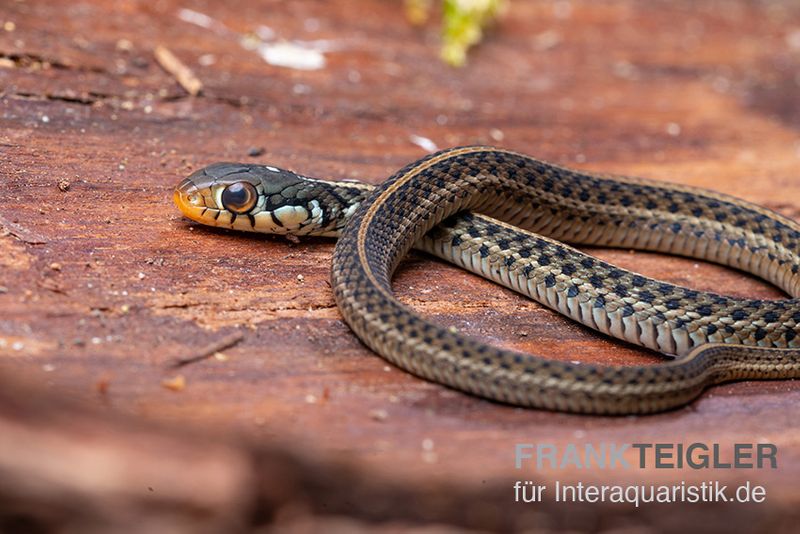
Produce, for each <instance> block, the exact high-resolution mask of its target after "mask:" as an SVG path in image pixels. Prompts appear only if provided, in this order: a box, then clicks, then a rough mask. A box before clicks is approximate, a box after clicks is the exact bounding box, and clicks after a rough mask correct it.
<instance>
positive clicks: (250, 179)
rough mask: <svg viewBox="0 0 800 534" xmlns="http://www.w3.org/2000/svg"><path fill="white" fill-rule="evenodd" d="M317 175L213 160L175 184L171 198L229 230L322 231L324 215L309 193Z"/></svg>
mask: <svg viewBox="0 0 800 534" xmlns="http://www.w3.org/2000/svg"><path fill="white" fill-rule="evenodd" d="M315 187H316V181H315V180H313V179H310V178H306V177H303V176H299V175H297V174H295V173H293V172H291V171H287V170H284V169H279V168H277V167H272V166H269V165H248V164H241V163H215V164H213V165H209V166H208V167H205V168H203V169H200V170H199V171H197V172H195V173H193V174H192V175H191V176H189V177H188V178H185V179H184V180H183V181H181V182H180V183H179V184H178V186H177V187H176V188H175V193H174V194H173V201H174V202H175V205H176V206H178V209H180V210H181V212H182V213H183V214H184V215H185V216H186V217H188V218H190V219H192V220H193V221H197V222H199V223H203V224H207V225H210V226H217V227H222V228H230V229H234V230H245V231H249V232H264V233H270V234H295V235H327V232H328V228H327V226H326V224H327V222H326V220H325V219H326V217H325V214H324V212H323V209H322V208H321V207H320V203H319V201H318V200H315V199H313V198H311V197H312V196H313V190H314V188H315Z"/></svg>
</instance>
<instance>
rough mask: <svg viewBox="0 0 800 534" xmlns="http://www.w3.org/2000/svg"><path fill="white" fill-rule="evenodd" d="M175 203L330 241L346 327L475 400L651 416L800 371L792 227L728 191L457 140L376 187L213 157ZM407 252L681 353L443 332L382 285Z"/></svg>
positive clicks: (237, 225) (797, 259) (200, 215)
mask: <svg viewBox="0 0 800 534" xmlns="http://www.w3.org/2000/svg"><path fill="white" fill-rule="evenodd" d="M242 191H246V194H245V193H243V192H242ZM174 198H175V202H176V204H177V205H178V206H179V207H180V208H181V210H182V211H183V212H184V214H186V215H187V216H188V217H190V218H192V219H194V220H197V221H199V222H203V223H205V224H211V225H215V226H223V227H228V228H233V229H239V230H247V231H261V232H269V233H294V234H298V235H329V236H338V237H339V239H338V241H337V243H336V248H335V251H334V256H333V266H332V287H333V291H334V296H335V299H336V302H337V304H338V306H339V309H340V310H341V313H342V315H343V316H344V318H345V320H346V321H347V323H348V324H349V325H350V327H351V328H352V330H353V331H354V332H355V333H356V334H357V335H358V337H359V338H360V339H361V340H362V341H363V342H364V343H365V344H366V345H367V346H369V347H370V348H371V349H373V350H374V351H375V352H377V353H378V354H380V355H381V356H383V357H384V358H386V359H387V360H389V361H390V362H392V363H394V364H395V365H397V366H399V367H401V368H403V369H405V370H407V371H410V372H411V373H414V374H416V375H418V376H421V377H424V378H426V379H429V380H433V381H435V382H438V383H441V384H445V385H447V386H450V387H453V388H456V389H459V390H462V391H465V392H469V393H472V394H475V395H479V396H481V397H485V398H488V399H493V400H497V401H501V402H505V403H510V404H515V405H521V406H530V407H536V408H545V409H551V410H560V411H567V412H576V413H595V414H635V413H652V412H657V411H662V410H666V409H670V408H675V407H678V406H681V405H683V404H686V403H687V402H689V401H691V400H692V399H694V398H696V397H697V396H698V395H699V394H700V393H701V392H702V391H703V390H704V389H705V388H706V387H708V386H710V385H713V384H717V383H721V382H725V381H731V380H742V379H788V378H796V377H798V376H800V299H798V298H797V297H798V296H800V274H799V273H798V270H799V269H800V225H798V223H796V222H794V221H792V220H790V219H787V218H785V217H782V216H780V215H778V214H776V213H774V212H772V211H770V210H768V209H766V208H762V207H759V206H756V205H754V204H751V203H748V202H745V201H743V200H740V199H736V198H734V197H731V196H728V195H724V194H720V193H715V192H711V191H705V190H700V189H697V188H694V187H689V186H683V185H671V184H665V183H660V182H655V181H650V180H645V179H640V178H623V177H610V176H605V175H600V174H595V173H589V172H583V171H576V170H571V169H567V168H564V167H560V166H556V165H552V164H549V163H545V162H542V161H539V160H537V159H534V158H531V157H529V156H525V155H523V154H519V153H515V152H511V151H508V150H502V149H498V148H492V147H463V148H456V149H450V150H445V151H442V152H439V153H436V154H432V155H430V156H428V157H426V158H424V159H422V160H419V161H417V162H415V163H412V164H410V165H408V166H406V167H405V168H403V169H402V170H400V171H398V172H397V173H396V174H395V175H393V176H392V177H391V178H389V179H388V180H387V181H386V182H384V183H383V184H381V185H380V186H379V187H377V188H376V189H374V190H373V187H372V186H369V185H366V184H358V183H348V182H328V181H325V180H319V179H313V178H306V177H303V176H300V175H297V174H295V173H293V172H290V171H286V170H283V169H279V168H276V167H271V166H263V165H246V164H233V163H221V164H215V165H212V166H210V167H206V168H205V169H202V170H200V171H198V172H196V173H194V174H193V175H192V176H190V177H188V178H187V179H185V180H184V181H183V182H181V184H179V186H178V188H177V189H176V192H175V197H174ZM561 241H566V242H569V243H573V244H587V245H601V246H610V247H625V248H635V249H640V250H651V251H658V252H664V253H669V254H678V255H683V256H689V257H694V258H698V259H703V260H708V261H712V262H716V263H720V264H723V265H727V266H730V267H735V268H738V269H741V270H744V271H747V272H750V273H752V274H755V275H757V276H759V277H762V278H764V279H765V280H767V281H769V282H771V283H773V284H775V285H776V286H778V287H780V288H782V289H783V290H784V291H786V292H787V293H789V295H791V296H792V297H793V298H787V299H783V300H754V299H741V298H732V297H728V296H723V295H717V294H714V293H709V292H702V291H696V290H692V289H688V288H684V287H679V286H675V285H672V284H668V283H664V282H660V281H657V280H653V279H650V278H647V277H645V276H642V275H639V274H636V273H633V272H630V271H627V270H625V269H621V268H618V267H615V266H613V265H611V264H608V263H606V262H603V261H601V260H599V259H596V258H593V257H591V256H588V255H586V254H584V253H582V252H580V251H578V250H576V249H574V248H572V247H570V246H568V245H565V244H564V243H562V242H561ZM412 246H416V247H417V248H420V249H422V250H425V251H427V252H430V253H432V254H434V255H436V256H438V257H440V258H443V259H445V260H447V261H450V262H453V263H455V264H457V265H459V266H462V267H464V268H466V269H468V270H470V271H472V272H475V273H477V274H480V275H481V276H484V277H486V278H488V279H491V280H493V281H495V282H497V283H499V284H502V285H504V286H506V287H509V288H511V289H514V290H516V291H519V292H520V293H523V294H525V295H528V296H530V297H531V298H533V299H535V300H537V301H539V302H541V303H542V304H544V305H546V306H549V307H551V308H553V309H555V310H557V311H559V312H561V313H563V314H565V315H567V316H569V317H571V318H573V319H575V320H576V321H579V322H581V323H582V324H584V325H586V326H588V327H590V328H593V329H595V330H598V331H600V332H603V333H605V334H608V335H611V336H614V337H617V338H619V339H624V340H627V341H629V342H631V343H635V344H638V345H641V346H644V347H649V348H651V349H654V350H657V351H660V352H662V353H665V354H669V355H675V356H677V358H676V359H673V360H669V361H666V362H665V363H661V364H656V365H644V366H638V365H634V366H606V365H593V364H586V363H582V364H577V363H570V362H564V361H560V360H553V359H547V358H542V357H539V356H533V355H529V354H523V353H519V352H515V351H511V350H505V349H500V348H497V347H493V346H490V345H486V344H484V343H482V342H480V341H478V340H475V339H472V338H470V337H467V336H464V335H462V334H459V333H458V332H456V331H454V330H453V329H452V328H445V327H442V326H439V325H437V324H435V323H432V322H430V321H428V320H426V319H424V318H423V317H421V316H420V315H418V314H417V313H415V312H414V311H413V310H411V309H409V308H408V307H407V306H405V305H404V304H402V303H401V302H399V301H398V300H397V299H396V297H394V295H393V294H392V290H391V277H392V273H393V272H394V270H395V268H396V267H397V265H398V263H399V261H400V260H401V259H402V258H403V256H404V255H405V254H406V253H407V252H408V250H409V249H410V248H411V247H412Z"/></svg>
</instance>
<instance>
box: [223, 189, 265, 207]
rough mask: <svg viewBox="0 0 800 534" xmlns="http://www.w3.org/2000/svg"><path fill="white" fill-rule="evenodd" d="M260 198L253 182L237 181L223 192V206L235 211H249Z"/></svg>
mask: <svg viewBox="0 0 800 534" xmlns="http://www.w3.org/2000/svg"><path fill="white" fill-rule="evenodd" d="M256 200H258V193H256V188H255V187H253V184H251V183H248V182H236V183H233V184H231V185H229V186H228V187H226V188H225V190H224V191H223V192H222V207H223V208H225V209H226V210H228V211H232V212H233V213H247V212H248V211H250V210H251V209H253V206H255V205H256Z"/></svg>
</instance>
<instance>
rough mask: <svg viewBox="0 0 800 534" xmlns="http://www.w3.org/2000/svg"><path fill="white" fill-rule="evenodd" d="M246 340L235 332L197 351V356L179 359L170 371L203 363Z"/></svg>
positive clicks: (170, 366)
mask: <svg viewBox="0 0 800 534" xmlns="http://www.w3.org/2000/svg"><path fill="white" fill-rule="evenodd" d="M243 339H244V334H242V333H241V332H234V333H232V334H230V335H228V336H225V337H224V338H222V339H220V340H218V341H214V342H213V343H210V344H208V345H206V346H205V347H203V348H202V349H200V350H199V351H197V353H196V354H193V355H191V356H187V357H185V358H178V359H176V360H175V361H174V362H172V363H171V364H170V365H169V368H170V369H178V368H180V367H183V366H184V365H189V364H190V363H197V362H199V361H203V360H205V359H206V358H210V357H211V356H213V355H214V354H216V353H218V352H221V351H223V350H225V349H229V348H231V347H233V346H234V345H236V344H237V343H239V342H240V341H241V340H243Z"/></svg>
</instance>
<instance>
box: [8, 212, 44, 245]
mask: <svg viewBox="0 0 800 534" xmlns="http://www.w3.org/2000/svg"><path fill="white" fill-rule="evenodd" d="M0 226H2V227H3V228H5V230H6V232H8V233H9V234H11V235H13V236H14V237H16V238H17V239H19V240H20V241H22V242H23V243H28V244H29V245H43V244H45V243H47V239H45V238H44V237H42V236H41V235H39V234H37V233H36V232H34V231H33V230H28V229H27V228H25V227H23V226H21V225H19V224H17V223H15V222H11V221H9V220H8V219H6V218H5V217H3V216H2V215H0Z"/></svg>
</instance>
